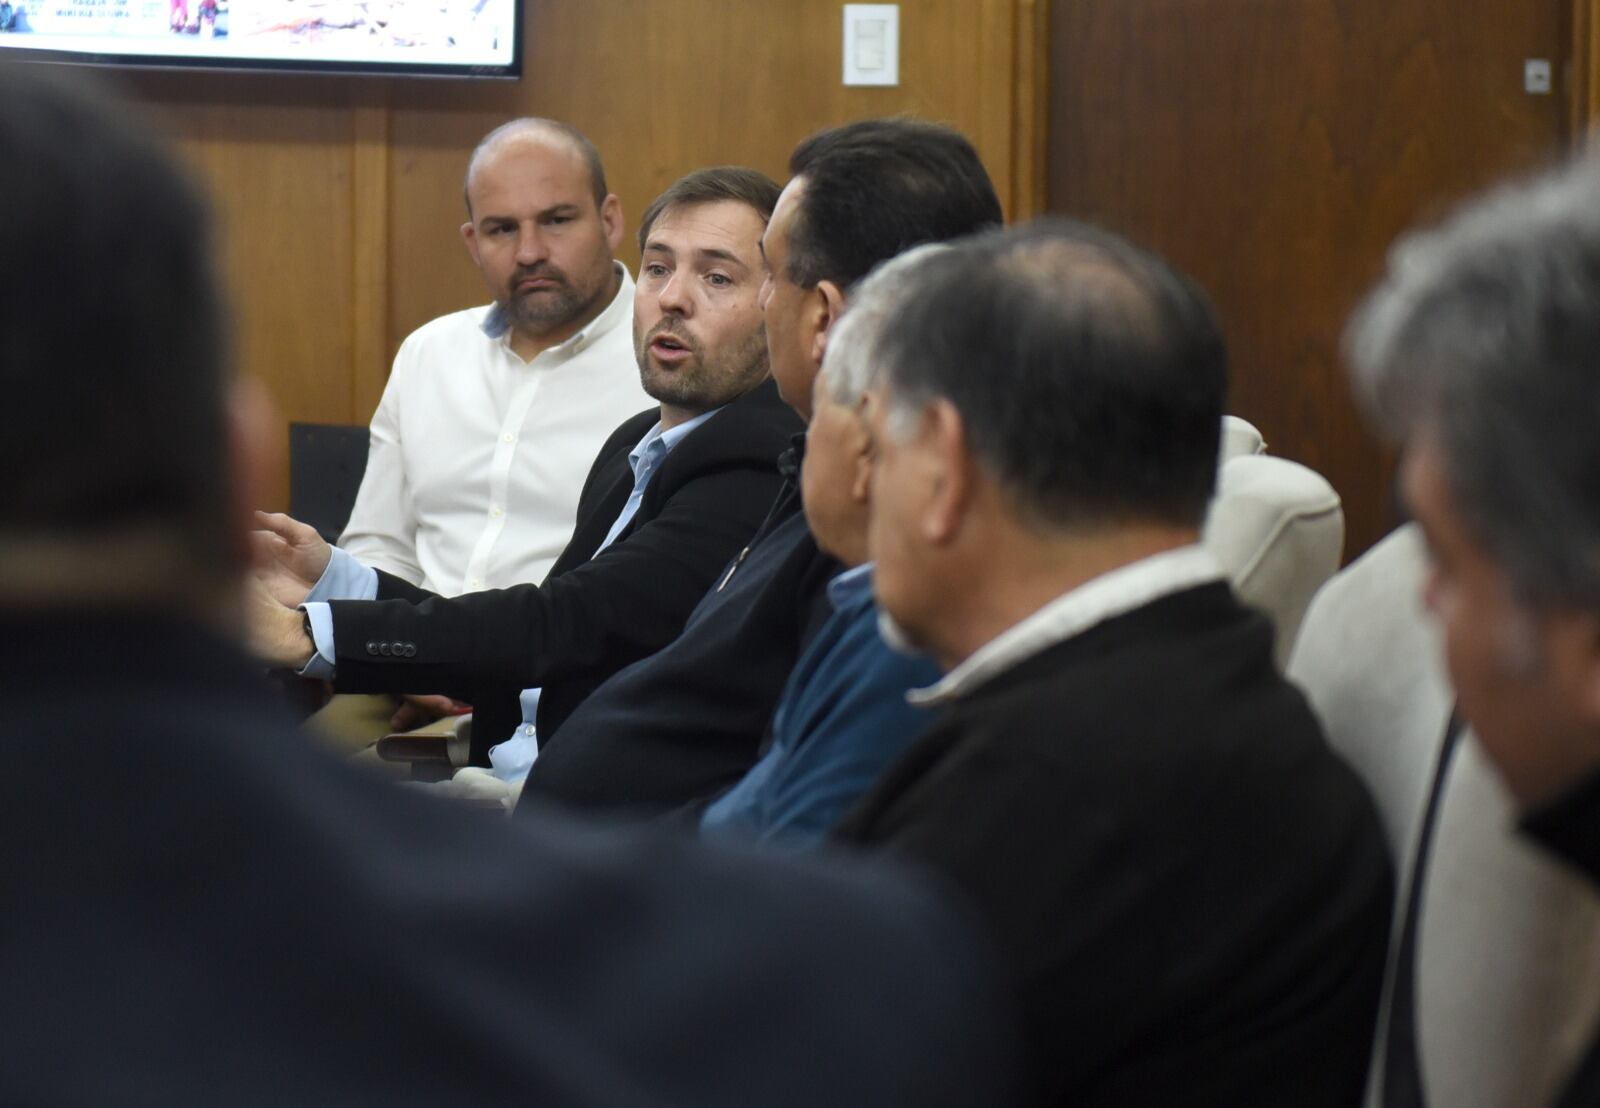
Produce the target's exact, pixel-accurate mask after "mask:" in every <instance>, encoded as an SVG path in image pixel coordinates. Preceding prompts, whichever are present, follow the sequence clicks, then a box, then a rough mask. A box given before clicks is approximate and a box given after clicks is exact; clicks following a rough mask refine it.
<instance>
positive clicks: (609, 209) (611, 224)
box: [600, 192, 624, 254]
mask: <svg viewBox="0 0 1600 1108" xmlns="http://www.w3.org/2000/svg"><path fill="white" fill-rule="evenodd" d="M623 222H624V221H623V218H622V201H621V200H619V199H617V194H616V193H614V192H612V193H607V194H606V198H605V200H603V201H602V202H601V204H600V226H602V227H604V228H605V229H606V241H607V242H608V243H610V244H611V252H612V253H613V254H615V253H616V252H617V247H619V246H621V245H622V227H623Z"/></svg>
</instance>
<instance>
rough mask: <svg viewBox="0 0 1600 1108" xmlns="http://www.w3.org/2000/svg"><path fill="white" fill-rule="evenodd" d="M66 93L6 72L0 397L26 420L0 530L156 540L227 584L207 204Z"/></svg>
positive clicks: (2, 455) (120, 120) (2, 467)
mask: <svg viewBox="0 0 1600 1108" xmlns="http://www.w3.org/2000/svg"><path fill="white" fill-rule="evenodd" d="M70 81H71V83H70V84H69V83H68V79H67V78H65V77H62V76H58V75H55V74H49V75H45V74H41V73H38V72H34V71H29V70H26V69H22V68H18V67H3V66H0V103H4V104H5V105H6V110H5V111H4V112H0V265H3V266H4V267H5V280H4V282H3V286H0V287H3V290H4V291H3V292H0V395H4V396H5V397H6V399H7V402H8V403H9V404H10V405H11V406H12V411H13V413H14V418H13V419H12V420H11V421H10V426H9V427H8V428H7V430H6V433H5V435H3V436H0V530H7V531H13V532H33V533H43V534H49V535H59V536H63V537H68V538H74V539H86V538H90V537H92V536H94V535H96V534H98V533H106V532H112V531H115V530H117V529H121V528H128V527H133V526H140V527H143V526H148V525H151V524H155V525H158V526H160V527H161V528H163V529H164V530H166V531H168V532H170V533H172V534H174V535H177V536H179V537H180V538H181V539H182V540H183V541H184V542H185V543H186V547H187V549H189V550H190V551H191V552H192V553H193V554H194V555H195V556H196V558H197V564H198V565H199V566H201V567H209V568H212V569H222V568H225V567H226V566H227V562H228V560H229V559H230V558H231V554H230V553H229V552H230V551H231V549H232V547H231V544H230V543H229V541H228V531H227V518H226V511H225V496H224V490H225V489H226V488H227V486H228V480H229V477H228V473H227V449H226V442H227V432H226V420H225V414H224V413H225V408H226V404H225V395H224V394H225V389H226V384H227V383H226V381H225V379H224V372H223V370H224V366H223V362H224V357H223V348H224V341H223V324H222V310H221V305H220V303H219V294H218V291H217V286H216V284H215V280H214V274H213V272H212V262H211V254H210V235H209V220H208V218H207V214H206V211H205V206H204V204H203V203H202V201H201V199H200V195H199V193H198V192H197V190H196V189H195V188H194V186H193V185H191V183H190V182H189V180H188V179H187V178H186V177H185V176H184V175H183V174H182V173H180V172H179V171H178V169H177V167H176V166H175V164H174V162H173V161H172V159H171V157H170V156H169V155H168V154H167V153H166V152H165V151H164V150H163V149H162V148H161V147H160V146H158V145H157V144H156V143H155V142H154V141H153V140H152V139H150V138H149V137H147V134H146V132H145V131H144V129H142V128H140V127H137V126H130V124H129V119H128V114H129V111H128V108H127V107H126V106H124V105H116V106H113V105H111V104H110V103H108V102H105V101H102V100H100V99H99V98H97V97H95V96H94V95H92V94H91V93H90V92H88V91H85V88H84V86H86V85H91V84H92V82H91V81H90V80H89V79H88V78H86V77H84V76H83V75H82V74H78V73H74V74H73V75H72V76H71V78H70ZM0 541H3V540H0ZM190 568H191V569H192V568H193V567H190ZM174 572H175V573H181V572H183V570H182V569H179V568H177V567H175V568H174Z"/></svg>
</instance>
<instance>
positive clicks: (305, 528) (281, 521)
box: [250, 512, 333, 608]
mask: <svg viewBox="0 0 1600 1108" xmlns="http://www.w3.org/2000/svg"><path fill="white" fill-rule="evenodd" d="M256 522H257V523H258V524H260V525H261V530H259V531H252V532H251V533H250V545H251V548H252V550H253V552H254V554H255V571H256V579H257V580H259V581H260V582H261V583H262V584H263V585H264V586H266V589H267V591H268V592H269V593H270V594H271V595H272V596H273V598H274V599H276V600H277V601H278V603H279V604H281V605H284V606H285V607H289V608H294V607H296V606H298V605H300V604H304V603H305V600H306V594H308V593H309V592H310V591H311V588H312V586H313V585H315V584H316V583H317V580H318V579H319V578H320V577H321V576H322V573H323V571H324V570H326V569H327V568H328V559H329V558H331V557H333V548H332V547H330V546H329V545H328V543H327V542H326V540H324V539H323V537H322V536H321V535H319V534H317V529H316V528H315V527H311V526H309V525H308V524H304V523H301V522H300V521H299V520H296V519H291V518H290V517H288V516H286V515H284V514H283V513H282V512H257V513H256Z"/></svg>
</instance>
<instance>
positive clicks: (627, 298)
mask: <svg viewBox="0 0 1600 1108" xmlns="http://www.w3.org/2000/svg"><path fill="white" fill-rule="evenodd" d="M611 264H612V265H613V266H614V267H615V268H616V272H617V278H618V280H617V294H616V295H615V296H613V297H612V298H611V303H609V304H607V305H606V306H605V309H604V310H603V311H601V313H600V314H599V315H597V316H595V317H594V318H593V319H592V320H590V321H589V325H588V326H587V327H585V328H584V329H583V330H581V331H579V332H578V333H577V334H575V335H573V336H571V337H570V338H568V339H567V340H566V341H565V342H562V343H560V344H558V345H556V346H552V347H551V348H550V349H549V350H546V351H544V352H543V353H546V354H548V353H551V352H553V351H558V352H562V353H572V354H576V353H578V352H579V351H580V350H582V349H583V348H584V347H586V346H588V345H589V343H590V342H591V341H593V340H594V338H596V337H598V336H600V335H604V334H607V333H608V332H610V330H611V329H612V328H613V327H617V326H619V325H621V324H622V323H625V322H630V321H631V320H632V319H633V277H632V276H630V275H629V273H628V267H627V266H625V265H623V264H622V263H621V262H618V261H613V262H612V263H611ZM478 326H479V328H480V329H481V330H482V331H483V333H484V334H485V335H487V336H488V337H489V338H491V339H496V340H498V341H499V342H500V343H501V344H502V345H504V346H507V347H509V346H510V344H511V316H510V314H509V313H507V312H506V309H505V305H504V304H501V303H500V302H499V301H498V300H497V301H495V302H494V303H493V304H490V305H489V310H488V311H487V312H485V313H484V316H483V322H482V323H480V324H479V325H478Z"/></svg>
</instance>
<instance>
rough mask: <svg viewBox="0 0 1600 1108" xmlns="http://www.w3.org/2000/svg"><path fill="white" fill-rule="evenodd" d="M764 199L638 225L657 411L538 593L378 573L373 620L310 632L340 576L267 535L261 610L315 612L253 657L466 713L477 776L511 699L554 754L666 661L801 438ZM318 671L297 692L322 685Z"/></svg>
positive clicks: (629, 433) (637, 324)
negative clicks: (621, 677)
mask: <svg viewBox="0 0 1600 1108" xmlns="http://www.w3.org/2000/svg"><path fill="white" fill-rule="evenodd" d="M777 195H778V190H777V186H776V185H774V184H773V183H772V182H771V181H769V180H768V179H767V178H765V177H763V176H762V175H760V174H759V173H756V172H755V171H753V170H747V169H739V168H736V167H721V168H716V169H708V170H701V171H698V172H696V173H691V174H689V175H688V176H687V177H684V178H683V179H682V180H680V181H678V182H677V183H675V184H674V185H673V186H672V187H671V188H669V189H667V191H666V192H664V193H663V194H662V195H661V196H660V197H658V198H657V199H656V201H655V202H654V203H652V204H651V206H650V208H649V209H648V210H647V211H646V212H645V215H644V217H643V220H642V222H641V226H640V231H639V240H640V252H641V258H642V262H641V266H640V272H639V279H638V282H637V284H636V286H635V288H636V293H635V308H634V333H635V346H636V349H637V353H638V358H639V365H640V376H641V379H642V381H643V384H644V387H645V389H646V391H648V392H650V393H651V395H653V396H655V397H656V398H657V399H659V400H660V401H661V407H660V409H659V410H652V411H649V412H642V413H640V414H639V415H638V416H635V417H634V418H633V419H630V420H629V421H627V422H626V423H624V424H623V425H622V426H621V427H619V428H618V429H617V430H616V432H614V433H613V434H612V436H611V437H610V439H609V440H608V441H607V442H606V444H605V445H604V447H602V449H601V451H600V454H599V456H598V457H597V459H596V460H595V464H594V467H593V469H592V470H591V471H590V474H589V478H588V480H587V481H586V483H585V486H584V490H583V493H582V496H581V498H580V501H579V508H578V523H577V529H576V531H575V533H574V535H573V538H572V541H571V543H569V544H568V546H567V548H566V550H565V551H564V552H563V553H562V555H561V557H560V559H559V560H558V561H557V562H556V565H555V566H554V568H553V569H552V570H551V573H550V576H549V577H548V578H547V579H546V580H545V582H544V583H543V584H541V585H537V586H535V585H531V584H530V585H523V586H516V587H513V588H510V589H501V590H490V591H484V592H478V593H468V594H465V595H463V596H459V597H455V598H451V599H445V598H440V597H437V596H434V595H433V594H430V593H428V592H426V591H424V590H422V589H419V588H417V587H415V586H413V585H411V584H409V583H407V582H405V581H402V580H400V579H399V578H396V577H393V576H391V575H389V574H385V573H376V574H375V577H376V583H377V587H376V593H377V600H376V601H374V602H362V601H339V600H335V601H333V602H332V603H331V604H329V605H327V608H326V614H325V616H324V613H323V611H321V610H319V608H318V606H317V604H316V601H318V600H319V595H318V588H320V587H321V585H320V582H321V581H323V580H325V579H326V578H327V577H329V576H331V575H333V574H334V573H337V572H339V571H340V570H341V569H342V567H343V566H344V564H345V563H348V562H350V561H351V559H349V556H348V555H345V554H343V553H342V552H337V551H335V549H334V548H331V547H329V546H328V544H327V543H325V542H323V541H322V540H321V539H320V538H319V537H318V536H317V535H316V534H315V533H314V532H313V531H312V530H311V529H309V528H306V527H304V526H303V525H299V524H296V523H295V522H294V521H292V520H289V519H288V518H287V517H283V516H271V517H263V519H264V522H265V523H266V524H267V525H268V526H269V527H270V528H271V529H272V531H271V533H270V534H268V535H266V536H265V537H264V538H265V541H264V543H263V546H264V548H265V549H267V550H268V551H269V552H271V553H273V554H274V555H275V557H274V558H273V559H272V561H271V562H270V563H269V564H270V565H271V567H272V572H271V574H270V577H269V580H270V583H271V585H272V587H273V592H274V595H275V596H276V598H277V599H278V600H279V601H280V602H281V603H283V604H285V605H299V604H300V603H302V601H305V600H308V599H309V600H310V601H312V602H313V603H312V604H311V605H309V606H308V612H309V626H310V628H311V630H312V634H311V635H308V634H307V627H306V625H305V624H303V623H302V621H301V619H300V617H299V615H298V614H292V613H290V612H288V611H282V612H273V611H271V610H270V609H267V610H264V612H263V624H264V635H265V641H266V642H267V643H269V644H270V652H269V656H271V657H274V658H275V659H276V660H278V661H280V662H282V663H284V664H289V665H294V666H296V667H303V666H304V665H305V664H306V662H307V661H308V660H310V659H311V658H312V654H311V645H312V644H311V643H310V642H309V641H308V639H309V638H312V637H318V638H322V640H323V641H322V642H321V643H320V645H321V646H322V647H323V649H324V651H325V657H326V661H327V662H328V663H331V670H332V673H331V675H332V677H333V680H334V686H335V688H336V689H338V690H339V691H341V692H401V691H410V692H431V693H445V694H448V695H450V696H453V697H456V698H458V699H461V700H464V701H466V702H468V703H471V704H473V705H474V706H475V709H476V715H475V717H474V726H473V748H472V753H473V761H474V762H475V763H476V764H480V765H482V764H486V763H487V761H488V754H489V751H490V748H491V746H492V745H493V744H496V743H500V742H502V741H503V740H506V739H508V738H510V737H511V736H512V734H513V732H514V731H517V730H518V724H519V721H522V718H523V714H524V710H525V708H524V706H525V705H526V704H527V703H528V701H529V700H530V699H534V698H530V697H528V696H520V697H519V695H518V694H519V692H520V691H521V690H524V689H526V688H529V687H532V686H542V690H541V692H540V693H539V694H538V695H537V697H536V700H537V709H536V712H537V717H536V720H535V719H533V718H529V719H527V720H526V721H525V724H528V725H531V724H535V723H536V725H537V732H538V734H539V735H541V736H544V735H550V734H553V733H554V732H555V730H556V729H557V728H558V727H559V726H560V724H561V722H562V721H563V720H564V719H565V718H566V716H567V715H568V714H569V713H570V712H571V711H572V709H573V708H574V707H575V706H576V705H577V704H578V703H579V702H580V701H581V700H582V699H583V698H584V697H585V696H586V695H587V694H588V693H589V692H590V691H591V690H592V689H594V687H595V686H596V685H598V684H600V682H602V681H603V680H604V679H605V678H607V677H608V676H610V675H611V674H612V673H614V672H615V671H616V670H617V669H619V668H621V667H622V666H624V665H626V664H627V663H629V662H632V661H634V660H635V659H638V658H641V657H644V656H645V655H647V654H649V653H651V652H652V651H653V650H655V649H657V648H659V647H661V646H664V645H665V644H666V643H668V642H670V641H671V640H672V639H673V637H674V636H676V635H677V633H678V632H679V630H680V629H681V628H682V627H683V623H684V620H685V619H686V618H687V616H688V614H689V611H690V610H691V609H692V608H693V607H694V605H695V603H696V602H697V601H698V600H699V598H700V596H701V595H702V594H703V593H704V592H705V591H706V589H707V588H709V587H710V585H711V584H712V582H713V581H714V580H715V578H716V576H717V574H718V573H719V571H721V570H722V568H723V567H724V566H725V565H726V564H727V562H728V560H729V559H730V558H732V557H733V556H734V554H735V553H736V552H737V551H738V550H739V548H740V547H741V546H742V545H743V544H744V543H745V542H747V541H748V540H749V538H750V536H751V535H752V534H754V533H755V530H756V528H757V527H758V526H759V525H760V523H761V521H762V519H763V518H764V517H765V515H766V512H767V508H768V505H769V504H770V502H771V500H772V498H773V496H774V495H776V493H777V491H778V489H779V487H780V486H781V483H782V478H781V477H780V475H779V473H778V470H777V466H776V460H777V457H778V455H779V454H780V453H781V452H782V450H783V449H784V447H785V445H786V444H787V442H788V439H789V437H790V435H792V434H793V433H794V432H795V431H796V430H798V428H799V426H800V424H799V421H798V419H797V418H796V417H795V415H794V413H793V412H792V411H789V410H788V409H787V407H786V406H785V405H784V404H783V402H782V401H781V400H780V399H779V398H778V395H777V391H776V389H775V387H774V386H773V385H772V383H771V382H770V381H769V380H768V379H767V359H766V342H765V334H764V332H763V330H762V323H761V313H760V309H759V305H758V303H757V299H756V298H757V293H758V292H759V289H760V285H761V280H762V267H761V263H760V256H759V247H758V243H759V239H760V235H761V231H762V230H763V229H764V228H765V226H766V221H767V218H768V216H769V215H770V214H771V212H772V206H773V204H774V202H775V201H776V199H777ZM369 572H370V571H369ZM307 582H319V584H318V586H317V587H313V588H311V589H309V590H307V588H306V583H307ZM324 618H325V619H326V625H325V627H324V628H322V630H323V631H325V632H326V635H325V638H324V637H322V636H319V635H317V634H316V632H317V624H318V621H319V620H321V619H324ZM320 664H321V663H320V662H318V661H313V664H312V668H311V669H310V670H309V671H308V672H310V673H311V674H312V675H322V674H323V673H324V672H326V670H319V665H320ZM520 742H521V740H519V743H520ZM496 762H497V764H499V763H501V762H502V758H500V757H497V758H496Z"/></svg>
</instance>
